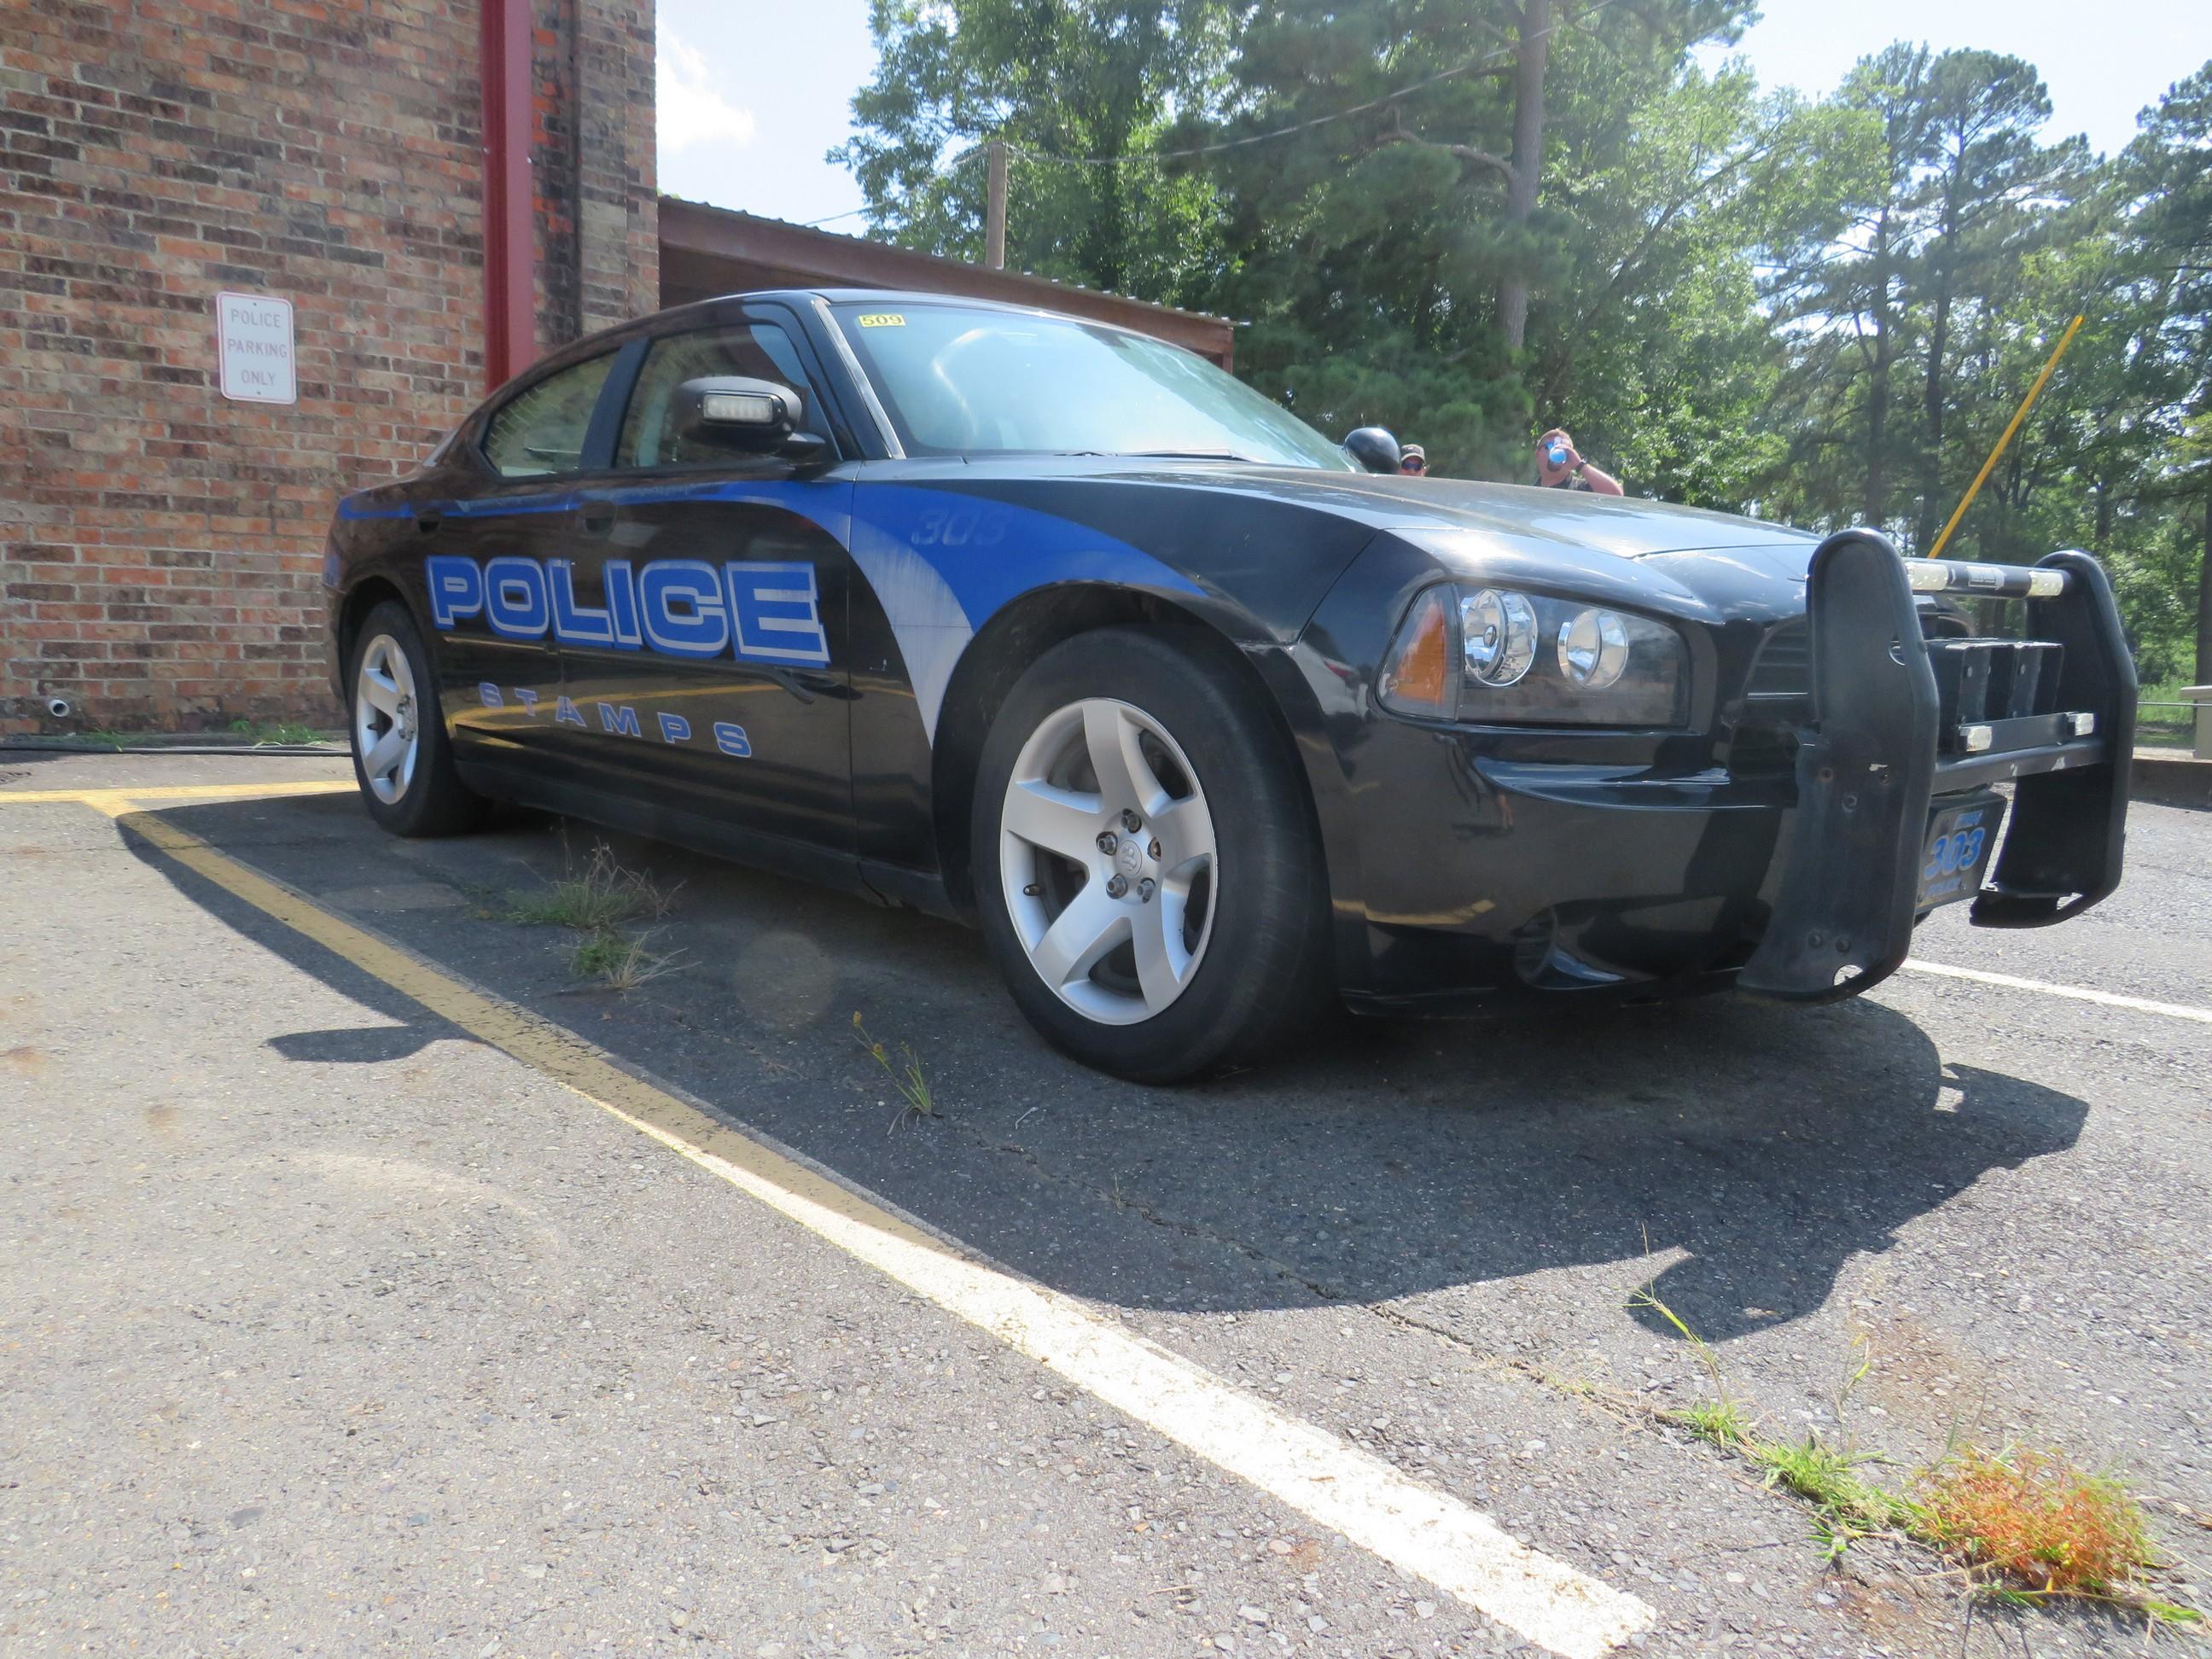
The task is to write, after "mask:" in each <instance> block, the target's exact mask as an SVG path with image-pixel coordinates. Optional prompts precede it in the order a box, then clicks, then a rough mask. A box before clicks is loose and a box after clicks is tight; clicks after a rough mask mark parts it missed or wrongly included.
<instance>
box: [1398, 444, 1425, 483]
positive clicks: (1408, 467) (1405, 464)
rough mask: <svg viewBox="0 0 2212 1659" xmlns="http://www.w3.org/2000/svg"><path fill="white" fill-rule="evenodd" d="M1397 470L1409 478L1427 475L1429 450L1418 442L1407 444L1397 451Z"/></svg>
mask: <svg viewBox="0 0 2212 1659" xmlns="http://www.w3.org/2000/svg"><path fill="white" fill-rule="evenodd" d="M1398 471H1401V472H1402V473H1404V474H1405V475H1406V476H1407V477H1409V478H1425V477H1428V475H1429V452H1428V451H1427V450H1425V449H1424V448H1422V447H1420V445H1419V444H1407V445H1404V446H1402V447H1401V448H1400V449H1399V451H1398Z"/></svg>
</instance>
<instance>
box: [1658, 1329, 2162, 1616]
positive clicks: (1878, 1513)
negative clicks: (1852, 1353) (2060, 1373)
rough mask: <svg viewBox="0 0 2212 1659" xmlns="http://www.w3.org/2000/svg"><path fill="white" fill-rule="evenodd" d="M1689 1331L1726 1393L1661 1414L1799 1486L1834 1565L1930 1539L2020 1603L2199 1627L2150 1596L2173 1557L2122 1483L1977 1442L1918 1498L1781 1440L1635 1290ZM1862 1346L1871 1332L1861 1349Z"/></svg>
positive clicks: (1826, 1450) (1711, 1356) (1997, 1592)
mask: <svg viewBox="0 0 2212 1659" xmlns="http://www.w3.org/2000/svg"><path fill="white" fill-rule="evenodd" d="M1630 1305H1631V1306H1632V1307H1638V1308H1650V1309H1651V1310H1653V1311H1654V1312H1656V1313H1657V1314H1658V1315H1659V1316H1661V1317H1662V1318H1663V1319H1664V1320H1666V1322H1668V1324H1669V1325H1671V1326H1673V1327H1674V1329H1675V1330H1676V1331H1678V1332H1680V1334H1681V1335H1682V1337H1683V1339H1684V1340H1686V1341H1687V1342H1688V1343H1689V1344H1690V1346H1691V1351H1692V1352H1693V1353H1694V1354H1695V1355H1696V1357H1697V1359H1698V1362H1699V1364H1700V1365H1701V1366H1702V1367H1703V1368H1704V1370H1705V1372H1706V1374H1707V1376H1710V1377H1711V1379H1712V1383H1713V1389H1714V1392H1713V1393H1712V1394H1711V1395H1703V1396H1701V1397H1700V1398H1699V1399H1697V1400H1695V1401H1692V1402H1691V1403H1690V1404H1689V1405H1687V1406H1686V1407H1682V1408H1681V1409H1680V1410H1678V1411H1668V1412H1662V1413H1659V1416H1660V1417H1661V1419H1662V1420H1663V1421H1666V1422H1669V1423H1672V1424H1674V1425H1675V1426H1676V1427H1678V1428H1680V1429H1682V1430H1685V1431H1687V1432H1688V1433H1690V1434H1692V1435H1694V1436H1695V1437H1697V1438H1699V1439H1700V1440H1703V1441H1705V1443H1708V1444H1710V1445H1712V1446H1716V1447H1717V1448H1719V1449H1721V1450H1723V1451H1725V1452H1729V1453H1732V1454H1734V1455H1736V1456H1739V1457H1741V1458H1743V1459H1744V1460H1746V1461H1747V1462H1749V1463H1751V1464H1752V1465H1753V1467H1754V1468H1758V1469H1759V1470H1760V1471H1762V1472H1763V1473H1764V1474H1765V1480H1766V1484H1767V1485H1768V1486H1771V1487H1775V1488H1778V1489H1779V1490H1782V1491H1785V1492H1793V1493H1795V1494H1796V1496H1797V1497H1799V1498H1802V1499H1804V1501H1805V1502H1806V1503H1807V1504H1809V1505H1810V1506H1811V1508H1812V1511H1813V1534H1814V1537H1815V1538H1816V1539H1817V1540H1818V1541H1820V1546H1821V1547H1822V1550H1823V1552H1824V1553H1826V1556H1827V1558H1828V1559H1829V1560H1830V1561H1835V1560H1837V1559H1839V1558H1840V1557H1841V1556H1842V1555H1843V1553H1844V1551H1845V1550H1847V1549H1849V1548H1850V1546H1851V1545H1852V1543H1853V1542H1854V1541H1857V1540H1859V1539H1862V1538H1876V1537H1888V1538H1896V1539H1905V1540H1909V1541H1911V1542H1914V1543H1917V1544H1920V1545H1923V1546H1925V1547H1928V1548H1930V1549H1933V1550H1935V1551H1936V1552H1937V1553H1940V1554H1942V1555H1943V1556H1945V1557H1946V1558H1948V1559H1949V1560H1951V1561H1952V1562H1954V1563H1955V1564H1957V1565H1958V1566H1960V1568H1961V1569H1963V1570H1964V1571H1965V1572H1966V1576H1967V1577H1968V1579H1969V1581H1970V1582H1971V1583H1972V1585H1973V1587H1974V1589H1976V1590H1977V1591H1978V1592H1979V1593H1981V1594H1983V1595H1989V1596H1990V1597H1992V1598H1994V1599H1997V1600H2001V1601H2010V1602H2014V1603H2017V1604H2021V1605H2032V1604H2036V1603H2040V1602H2045V1601H2057V1600H2064V1599H2072V1600H2075V1601H2097V1602H2101V1603H2105V1604H2107V1605H2110V1606H2112V1607H2118V1608H2121V1609H2124V1610H2125V1611H2128V1612H2130V1613H2136V1614H2139V1615H2141V1616H2142V1618H2144V1619H2145V1620H2148V1621H2149V1622H2150V1623H2151V1624H2153V1625H2166V1626H2191V1627H2193V1626H2201V1625H2202V1624H2203V1622H2204V1615H2203V1613H2201V1612H2199V1611H2198V1610H2197V1609H2196V1608H2194V1607H2185V1606H2181V1605H2179V1604H2177V1603H2174V1602H2172V1601H2162V1600H2160V1599H2159V1598H2157V1597H2156V1596H2154V1595H2152V1594H2151V1593H2150V1587H2149V1584H2148V1580H2147V1577H2146V1575H2147V1574H2148V1573H2149V1572H2151V1571H2153V1570H2154V1569H2155V1568H2157V1567H2158V1566H2159V1565H2160V1563H2159V1561H2158V1559H2157V1556H2156V1552H2155V1551H2154V1549H2153V1548H2152V1546H2151V1541H2150V1532H2149V1528H2148V1522H2146V1521H2145V1519H2144V1517H2143V1512H2142V1506H2141V1505H2140V1504H2137V1503H2136V1500H2135V1499H2134V1498H2130V1497H2129V1496H2128V1494H2127V1492H2125V1491H2124V1489H2123V1488H2122V1487H2121V1486H2120V1485H2119V1483H2118V1481H2116V1480H2111V1479H2109V1478H2107V1477H2106V1476H2103V1475H2093V1474H2084V1473H2083V1472H2082V1471H2081V1469H2080V1468H2077V1467H2076V1466H2075V1464H2073V1463H2072V1462H2069V1461H2068V1460H2067V1459H2066V1458H2065V1457H2063V1456H2062V1455H2059V1454H2058V1453H2057V1452H2047V1451H2015V1452H2012V1453H2009V1454H2007V1455H2002V1456H1992V1455H1990V1454H1989V1453H1987V1452H1984V1451H1978V1450H1975V1449H1972V1448H1968V1449H1963V1450H1960V1451H1958V1452H1955V1453H1954V1454H1953V1455H1951V1456H1950V1457H1948V1458H1946V1459H1945V1460H1944V1461H1943V1462H1942V1463H1939V1464H1937V1465H1936V1466H1935V1467H1934V1468H1927V1469H1923V1470H1921V1471H1920V1472H1919V1473H1918V1474H1917V1476H1916V1477H1915V1478H1914V1479H1913V1480H1912V1481H1911V1488H1910V1492H1909V1495H1900V1494H1899V1493H1897V1492H1892V1491H1890V1490H1889V1489H1888V1488H1887V1487H1886V1486H1880V1485H1878V1484H1876V1483H1875V1481H1874V1480H1870V1479H1869V1478H1868V1477H1867V1475H1866V1474H1863V1473H1862V1471H1863V1470H1864V1469H1865V1468H1867V1466H1868V1465H1869V1464H1875V1463H1880V1462H1884V1461H1885V1460H1884V1459H1882V1458H1881V1457H1880V1456H1879V1455H1875V1454H1874V1453H1869V1452H1860V1451H1855V1450H1852V1449H1849V1448H1848V1447H1841V1448H1839V1447H1837V1446H1833V1445H1831V1444H1829V1443H1827V1442H1826V1441H1825V1440H1823V1439H1821V1438H1820V1436H1819V1435H1818V1434H1817V1433H1812V1432H1808V1434H1807V1435H1806V1437H1805V1438H1804V1439H1803V1440H1802V1441H1786V1440H1776V1439H1773V1438H1771V1437H1769V1436H1767V1435H1765V1434H1764V1433H1762V1432H1760V1431H1759V1425H1758V1423H1757V1421H1756V1420H1755V1419H1753V1417H1752V1416H1751V1415H1750V1414H1749V1413H1747V1412H1746V1411H1745V1410H1744V1408H1743V1407H1741V1405H1739V1404H1738V1403H1737V1402H1736V1401H1735V1400H1733V1399H1731V1398H1729V1393H1728V1387H1727V1382H1726V1379H1725V1378H1724V1377H1723V1376H1722V1374H1721V1368H1720V1362H1719V1358H1718V1357H1717V1355H1716V1354H1715V1353H1714V1352H1713V1351H1712V1348H1711V1346H1710V1345H1708V1344H1707V1343H1705V1341H1703V1340H1701V1339H1700V1338H1699V1336H1698V1334H1697V1333H1696V1332H1694V1331H1692V1329H1691V1328H1689V1326H1688V1325H1687V1324H1686V1323H1685V1322H1683V1320H1682V1319H1681V1317H1680V1316H1679V1315H1678V1314H1676V1313H1675V1312H1674V1310H1673V1309H1672V1308H1669V1307H1668V1305H1667V1304H1665V1303H1663V1302H1662V1301H1660V1300H1659V1297H1658V1296H1657V1294H1656V1291H1653V1290H1652V1288H1651V1287H1650V1285H1646V1286H1645V1287H1644V1289H1643V1290H1641V1291H1637V1292H1636V1293H1635V1294H1634V1296H1632V1297H1631V1298H1630ZM1861 1346H1863V1338H1861V1339H1858V1340H1857V1341H1855V1343H1854V1347H1855V1348H1857V1347H1861ZM1870 1363H1871V1362H1869V1360H1868V1359H1867V1358H1865V1357H1864V1356H1863V1354H1862V1355H1861V1357H1860V1361H1859V1364H1858V1366H1857V1369H1856V1370H1853V1372H1852V1373H1851V1375H1850V1377H1849V1378H1848V1379H1847V1380H1846V1381H1845V1383H1844V1386H1843V1389H1842V1390H1841V1392H1840V1393H1839V1394H1838V1399H1837V1404H1838V1415H1840V1414H1841V1407H1842V1406H1843V1404H1844V1401H1845V1400H1847V1399H1848V1398H1849V1396H1850V1391H1851V1389H1853V1388H1854V1387H1855V1386H1856V1385H1857V1383H1858V1382H1859V1380H1860V1379H1861V1378H1862V1377H1863V1376H1865V1375H1866V1373H1867V1370H1868V1367H1869V1364H1870Z"/></svg>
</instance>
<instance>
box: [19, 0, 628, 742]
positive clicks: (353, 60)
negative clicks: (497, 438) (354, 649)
mask: <svg viewBox="0 0 2212 1659" xmlns="http://www.w3.org/2000/svg"><path fill="white" fill-rule="evenodd" d="M535 3H536V9H537V18H536V21H537V23H538V34H537V40H538V54H537V55H538V71H539V74H538V78H539V86H538V100H537V105H538V120H537V143H536V145H535V149H534V153H533V157H532V160H533V173H534V179H535V183H536V186H537V189H538V197H539V199H538V216H537V217H538V249H537V251H536V252H537V258H538V270H539V273H540V290H539V292H540V306H539V314H538V336H539V341H540V343H541V345H543V346H549V347H550V346H551V345H554V344H557V343H563V342H565V341H567V340H568V339H571V338H573V337H574V336H575V335H576V334H577V333H578V332H579V331H580V330H582V329H585V328H595V327H600V326H604V325H605V324H607V323H609V322H612V321H615V320H617V319H618V318H620V317H623V316H627V315H632V314H635V313H637V312H639V311H642V310H648V309H651V308H652V307H653V306H654V305H656V304H657V303H658V298H657V295H658V288H659V276H658V270H657V249H658V233H657V227H656V224H655V220H654V197H653V83H652V74H653V45H652V40H653V23H652V0H535ZM0 9H4V13H5V17H6V26H5V29H4V31H0V731H13V732H21V731H34V730H50V731H58V730H70V729H79V730H81V729H85V728H87V727H90V726H111V727H115V728H118V729H126V730H127V729H132V728H139V727H161V728H173V729H178V728H180V729H195V728H204V727H207V726H222V725H224V724H227V723H228V721H230V720H234V719H237V718H240V717H248V718H257V719H262V718H276V717H280V716H281V717H291V718H307V719H310V720H314V721H316V722H318V723H320V722H324V721H328V720H331V719H333V718H334V716H335V711H334V710H333V709H332V708H331V704H330V698H329V692H328V690H327V685H326V682H325V672H324V665H323V643H322V627H321V613H322V595H321V592H320V586H319V570H320V562H321V561H320V553H321V546H322V538H323V532H324V529H325V526H326V524H327V523H328V520H329V516H330V511H331V502H332V501H333V499H334V498H335V497H336V495H337V494H338V493H339V492H340V491H341V490H342V489H351V488H356V487H358V486H359V485H361V484H362V483H369V482H373V481H374V480H376V479H378V478H382V477H390V476H392V474H394V473H395V472H398V471H404V470H406V469H407V468H408V467H409V466H410V465H413V464H414V463H415V461H416V459H418V458H419V457H420V456H421V455H422V453H423V452H424V450H425V449H426V448H427V447H428V444H429V443H430V442H432V441H435V437H436V435H438V434H439V433H441V432H442V431H443V430H444V429H445V428H447V427H449V426H451V425H452V424H453V422H455V421H456V420H458V419H459V417H460V416H462V415H463V414H464V413H465V412H466V411H467V410H468V409H470V408H471V406H473V405H474V404H476V403H477V401H478V400H479V399H480V398H481V397H482V396H483V385H482V380H483V353H482V349H481V340H482V331H483V264H482V249H481V241H480V234H479V222H480V221H479V216H480V204H481V196H482V182H481V181H482V161H481V157H480V154H479V150H478V133H477V126H478V122H477V110H478V101H477V100H478V94H477V81H476V62H477V8H476V5H475V3H474V0H76V3H70V0H0ZM579 18H580V21H581V25H582V27H581V28H580V29H579V28H578V27H576V25H577V22H578V21H579ZM579 91H580V92H581V94H582V97H581V99H580V100H579V97H578V94H579ZM579 106H581V107H582V108H583V109H584V110H585V111H586V120H585V122H584V124H583V126H582V128H581V130H580V131H579V129H578V126H577V125H576V123H575V121H574V117H573V112H574V111H575V110H576V109H577V108H578V107H579ZM579 140H580V144H579ZM579 162H580V166H579ZM579 207H580V210H581V211H580V214H579V212H578V209H579ZM220 289H234V290H242V291H246V292H252V293H258V294H272V295H281V296H283V297H284V298H286V299H289V300H290V301H292V303H293V307H294V323H295V343H296V352H297V376H298V382H299V402H298V404H296V405H295V406H289V407H287V406H281V405H271V404H250V403H234V402H231V401H228V400H227V399H225V398H223V397H222V395H221V393H220V392H219V390H218V389H217V362H216V331H215V317H214V300H215V295H216V292H217V291H218V290H220ZM50 696H63V697H66V698H68V699H69V700H70V702H71V703H72V704H74V705H76V710H77V712H76V715H75V716H74V717H73V718H72V719H70V720H68V721H65V722H57V721H54V720H50V719H49V718H48V716H47V715H46V699H47V698H48V697H50Z"/></svg>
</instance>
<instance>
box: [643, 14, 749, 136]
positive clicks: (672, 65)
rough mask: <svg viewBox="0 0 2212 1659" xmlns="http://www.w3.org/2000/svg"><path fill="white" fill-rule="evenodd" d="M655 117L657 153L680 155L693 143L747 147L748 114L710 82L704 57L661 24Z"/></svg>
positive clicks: (654, 91)
mask: <svg viewBox="0 0 2212 1659" xmlns="http://www.w3.org/2000/svg"><path fill="white" fill-rule="evenodd" d="M654 46H655V53H656V61H655V64H654V73H653V98H654V100H655V104H656V108H655V117H656V122H657V125H658V126H659V135H660V153H661V154H662V155H680V154H681V153H682V152H684V150H687V149H690V148H691V147H692V146H694V145H695V144H711V143H732V144H749V143H751V142H752V137H753V125H754V124H753V112H751V111H750V110H749V109H739V108H738V106H736V105H735V104H732V102H731V101H730V100H728V99H726V98H725V97H724V96H722V94H720V92H718V91H717V90H715V88H714V86H713V85H712V84H711V82H712V81H713V78H714V76H713V71H712V70H710V69H709V68H708V63H707V58H706V55H705V54H704V53H703V52H700V51H699V49H698V48H697V47H696V46H686V45H685V44H684V42H683V41H682V40H679V39H678V37H677V35H676V34H675V33H674V32H673V31H671V29H670V28H669V27H668V26H667V25H666V24H665V22H664V23H662V24H661V25H660V27H659V30H658V32H657V34H656V38H655V42H654Z"/></svg>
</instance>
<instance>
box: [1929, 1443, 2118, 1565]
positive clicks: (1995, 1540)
mask: <svg viewBox="0 0 2212 1659" xmlns="http://www.w3.org/2000/svg"><path fill="white" fill-rule="evenodd" d="M1919 1496H1920V1504H1919V1510H1920V1512H1921V1514H1922V1515H1923V1517H1924V1527H1925V1531H1926V1535H1927V1537H1928V1539H1929V1541H1930V1542H1932V1543H1934V1544H1936V1546H1937V1547H1939V1548H1941V1549H1942V1550H1943V1551H1944V1552H1945V1553H1947V1554H1948V1555H1951V1556H1952V1557H1954V1559H1957V1560H1959V1561H1960V1563H1962V1564H1963V1565H1965V1566H1966V1569H1967V1570H1968V1571H1970V1572H1972V1573H1973V1574H1975V1575H1976V1577H1978V1578H1980V1579H1982V1580H1984V1581H1986V1582H1990V1583H1994V1584H1996V1585H1998V1586H2000V1587H2002V1588H2005V1589H2014V1590H2018V1591H2023V1592H2026V1593H2027V1595H2033V1596H2076V1597H2087V1598H2091V1599H2094V1600H2099V1601H2109V1600H2112V1599H2114V1598H2124V1599H2130V1600H2134V1599H2136V1598H2137V1593H2138V1591H2139V1590H2140V1588H2141V1587H2140V1583H2139V1580H2140V1577H2141V1575H2142V1573H2143V1572H2144V1571H2147V1570H2148V1569H2150V1568H2152V1567H2154V1566H2156V1565H2158V1562H2157V1557H2156V1552H2155V1551H2154V1549H2153V1548H2152V1546H2151V1541H2150V1534H2149V1530H2148V1525H2147V1523H2146V1522H2145V1521H2144V1518H2143V1512H2142V1506H2141V1505H2140V1504H2137V1503H2136V1501H2135V1499H2134V1498H2130V1497H2129V1496H2128V1494H2127V1493H2126V1492H2124V1490H2122V1488H2121V1487H2120V1486H2119V1484H2118V1482H2117V1481H2115V1480H2111V1479H2110V1478H2108V1477H2106V1476H2104V1475H2098V1474H2087V1473H2085V1472H2084V1471H2082V1470H2081V1469H2080V1468H2076V1467H2075V1465H2074V1464H2073V1463H2072V1462H2069V1460H2068V1459H2066V1458H2065V1457H2063V1456H2061V1455H2059V1454H2058V1453H2057V1452H2051V1451H2033V1450H2016V1451H2013V1452H2010V1453H2008V1454H2005V1455H1998V1456H1992V1455H1990V1454H1989V1453H1986V1452H1980V1451H1972V1450H1969V1451H1964V1452H1960V1453H1959V1454H1957V1455H1954V1456H1953V1457H1951V1458H1949V1459H1948V1460H1946V1461H1945V1462H1942V1463H1940V1464H1938V1465H1937V1466H1936V1468H1933V1469H1930V1470H1928V1471H1927V1472H1926V1473H1924V1474H1923V1475H1922V1476H1921V1478H1920V1482H1919Z"/></svg>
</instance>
